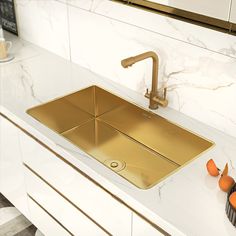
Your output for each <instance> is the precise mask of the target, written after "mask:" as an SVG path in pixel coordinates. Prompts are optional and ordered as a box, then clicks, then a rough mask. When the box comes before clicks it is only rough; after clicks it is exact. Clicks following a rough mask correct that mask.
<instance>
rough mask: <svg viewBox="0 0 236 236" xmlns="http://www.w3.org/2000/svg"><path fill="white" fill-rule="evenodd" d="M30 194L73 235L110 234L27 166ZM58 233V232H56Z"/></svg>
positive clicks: (28, 190) (103, 235) (27, 183)
mask: <svg viewBox="0 0 236 236" xmlns="http://www.w3.org/2000/svg"><path fill="white" fill-rule="evenodd" d="M25 175H26V186H27V192H28V194H29V195H30V196H31V197H32V198H33V199H34V200H35V201H36V202H37V203H39V204H40V206H42V207H43V208H44V209H45V210H46V211H47V212H48V213H49V214H50V215H52V216H53V217H54V218H55V219H56V220H57V221H58V222H60V223H61V224H62V225H63V226H64V227H65V228H66V229H67V230H68V231H69V232H70V233H71V234H73V235H91V236H92V235H94V236H105V235H108V233H107V232H105V231H104V230H103V229H101V228H100V227H99V226H98V225H96V224H95V222H93V221H92V220H91V219H89V218H88V216H86V215H85V214H84V213H83V212H81V211H80V210H79V209H78V208H76V207H75V206H73V205H72V204H71V203H70V202H68V201H67V200H66V199H65V198H64V197H62V196H61V195H59V194H58V193H57V192H56V191H54V189H53V188H51V187H50V186H49V185H47V184H46V183H45V182H43V181H42V180H41V179H40V178H39V177H37V176H36V175H34V173H32V172H31V171H30V170H28V169H27V168H25ZM54 235H56V234H54Z"/></svg>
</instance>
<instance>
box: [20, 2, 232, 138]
mask: <svg viewBox="0 0 236 236" xmlns="http://www.w3.org/2000/svg"><path fill="white" fill-rule="evenodd" d="M16 5H17V15H18V22H19V32H20V36H21V37H22V38H24V39H26V40H28V41H30V42H33V43H35V44H37V45H39V46H41V47H43V48H46V49H47V50H49V51H52V52H54V53H56V54H58V55H60V56H62V57H64V58H66V59H68V60H70V61H72V62H75V63H77V64H79V65H81V66H84V67H86V68H88V69H89V70H91V71H93V72H95V73H98V74H100V75H102V76H105V77H107V78H109V79H111V80H112V81H115V82H117V83H120V84H122V85H124V86H126V87H128V88H130V89H132V90H134V91H137V92H138V93H140V94H143V93H144V91H145V90H146V88H147V87H150V83H151V63H150V61H148V60H146V61H143V62H140V63H137V64H135V65H134V66H133V67H132V68H129V69H123V68H122V67H121V66H120V60H121V59H123V58H125V57H128V56H132V55H135V54H138V53H141V52H144V51H147V50H153V51H156V52H157V53H158V55H159V56H160V63H161V64H160V72H159V78H160V86H167V87H168V99H169V101H170V107H171V108H174V109H175V110H178V111H181V112H182V113H184V114H187V115H189V116H191V117H193V118H195V119H198V120H199V121H202V122H204V123H206V124H208V125H211V126H212V127H214V128H217V129H219V130H221V131H224V132H225V133H227V134H230V135H232V136H234V137H236V108H235V106H234V100H235V96H236V83H235V82H236V76H235V75H236V36H232V35H229V34H225V33H220V32H217V31H214V30H210V29H207V28H203V27H200V26H196V25H192V24H189V23H186V22H182V21H178V20H175V19H171V18H168V17H165V16H162V15H158V14H154V13H151V12H146V11H143V10H141V9H137V8H132V7H128V6H126V5H123V4H119V3H116V2H113V1H109V0H87V1H85V0H57V1H56V0H37V1H30V0H17V1H16Z"/></svg>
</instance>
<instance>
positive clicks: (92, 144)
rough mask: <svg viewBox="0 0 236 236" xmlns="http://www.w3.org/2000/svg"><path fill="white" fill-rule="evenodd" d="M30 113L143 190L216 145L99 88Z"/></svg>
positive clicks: (92, 87) (68, 97) (65, 98)
mask: <svg viewBox="0 0 236 236" xmlns="http://www.w3.org/2000/svg"><path fill="white" fill-rule="evenodd" d="M27 113H28V114H30V115H31V116H33V117H34V118H35V119H37V120H38V121H40V122H41V123H43V124H44V125H46V126H47V127H49V128H50V129H52V130H53V131H55V132H57V133H59V134H60V135H62V136H63V137H64V138H66V139H67V140H69V141H70V142H72V143H73V144H74V145H76V146H78V147H79V148H81V149H82V150H83V151H85V152H86V153H88V154H89V155H90V156H92V157H93V158H95V159H96V160H98V161H99V162H101V163H102V164H104V165H105V166H107V167H108V168H110V169H111V170H113V171H114V172H116V173H117V174H119V175H120V176H122V177H124V178H125V179H127V180H128V181H129V182H131V183H133V184H134V185H135V186H137V187H139V188H141V189H147V188H150V187H152V186H153V185H155V184H157V183H158V182H160V181H161V180H162V179H163V178H165V177H167V176H168V175H170V174H171V173H173V172H174V171H176V170H177V169H179V168H180V167H181V166H183V165H186V164H187V163H188V162H190V161H191V160H193V159H195V158H196V157H197V156H199V155H200V154H201V153H203V152H204V151H206V150H207V149H209V148H210V147H212V146H213V144H214V143H213V142H211V141H209V140H206V139H205V138H203V137H200V136H199V135H197V134H194V133H192V132H190V131H188V130H186V129H184V128H181V127H180V126H178V125H176V124H174V123H172V122H170V121H168V120H166V119H164V118H163V117H161V116H158V115H156V114H154V113H152V112H150V111H147V110H145V109H142V108H140V107H138V106H136V105H134V104H132V103H129V102H128V101H126V100H124V99H122V98H120V97H118V96H116V95H114V94H112V93H110V92H108V91H106V90H104V89H102V88H100V87H97V86H91V87H88V88H85V89H83V90H80V91H78V92H75V93H73V94H70V95H67V96H65V97H62V98H58V99H56V100H53V101H50V102H48V103H46V104H43V105H40V106H37V107H34V108H31V109H29V110H27Z"/></svg>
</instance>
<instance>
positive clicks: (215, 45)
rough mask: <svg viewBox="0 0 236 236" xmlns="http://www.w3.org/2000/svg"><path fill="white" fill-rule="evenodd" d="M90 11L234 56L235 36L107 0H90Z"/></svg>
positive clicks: (235, 56) (235, 53) (235, 54)
mask: <svg viewBox="0 0 236 236" xmlns="http://www.w3.org/2000/svg"><path fill="white" fill-rule="evenodd" d="M91 8H92V11H94V12H96V13H97V14H101V15H104V16H108V17H110V18H113V19H117V20H119V21H122V22H126V23H129V24H132V25H136V26H139V27H141V28H144V29H147V30H150V31H153V32H156V33H158V34H162V35H165V36H168V37H170V38H174V39H177V40H181V41H184V42H187V43H189V44H192V45H195V46H199V47H201V48H207V49H209V50H212V51H215V52H218V53H220V54H223V55H228V56H231V57H234V58H236V36H234V35H230V34H226V33H222V32H218V31H215V30H211V29H208V28H204V27H201V26H197V25H194V24H190V23H187V22H184V21H180V20H176V19H173V18H169V17H166V16H164V15H160V14H155V13H152V12H149V11H144V10H141V9H138V8H134V7H130V6H127V5H124V4H120V3H117V2H113V1H109V0H94V2H93V5H92V7H91Z"/></svg>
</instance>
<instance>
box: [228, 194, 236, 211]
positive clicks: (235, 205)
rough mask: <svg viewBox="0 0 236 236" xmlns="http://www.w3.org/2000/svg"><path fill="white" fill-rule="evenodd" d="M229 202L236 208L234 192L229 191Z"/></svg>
mask: <svg viewBox="0 0 236 236" xmlns="http://www.w3.org/2000/svg"><path fill="white" fill-rule="evenodd" d="M229 202H230V204H231V205H232V206H233V208H234V209H236V192H233V193H231V195H230V196H229Z"/></svg>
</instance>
